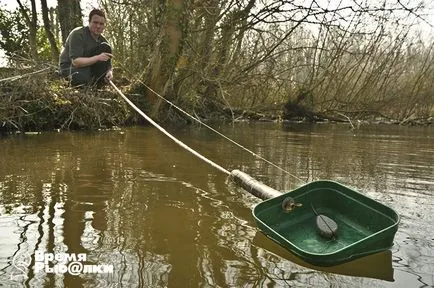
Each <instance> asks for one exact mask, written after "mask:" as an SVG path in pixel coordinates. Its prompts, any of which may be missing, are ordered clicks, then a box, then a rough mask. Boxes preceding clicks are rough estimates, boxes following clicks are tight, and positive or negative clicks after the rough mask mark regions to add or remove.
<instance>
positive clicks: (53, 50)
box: [41, 0, 59, 62]
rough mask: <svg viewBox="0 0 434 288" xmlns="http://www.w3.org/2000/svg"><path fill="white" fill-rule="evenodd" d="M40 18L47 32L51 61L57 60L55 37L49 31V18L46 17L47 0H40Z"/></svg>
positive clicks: (57, 52)
mask: <svg viewBox="0 0 434 288" xmlns="http://www.w3.org/2000/svg"><path fill="white" fill-rule="evenodd" d="M41 10H42V20H43V21H44V29H45V33H46V34H47V38H48V41H49V42H50V47H51V58H52V60H53V62H57V61H58V58H59V48H57V44H56V39H55V37H54V34H53V31H51V24H50V18H49V17H48V13H49V11H48V7H47V0H41Z"/></svg>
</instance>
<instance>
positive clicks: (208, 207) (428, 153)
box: [0, 123, 434, 287]
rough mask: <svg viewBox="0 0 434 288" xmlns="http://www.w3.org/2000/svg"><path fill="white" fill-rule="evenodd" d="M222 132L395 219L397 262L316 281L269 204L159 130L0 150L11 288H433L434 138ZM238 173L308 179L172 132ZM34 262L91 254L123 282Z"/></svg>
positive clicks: (378, 258)
mask: <svg viewBox="0 0 434 288" xmlns="http://www.w3.org/2000/svg"><path fill="white" fill-rule="evenodd" d="M214 127H216V128H217V129H219V130H220V131H222V132H223V133H225V134H226V135H228V136H229V137H231V138H233V139H234V140H236V141H238V142H240V143H241V144H243V145H245V146H246V147H249V148H251V149H252V150H254V151H255V152H257V153H260V154H261V155H262V156H263V157H265V158H267V159H269V160H271V161H273V162H274V163H276V164H278V165H279V166H281V167H282V168H284V169H286V170H288V171H289V172H291V173H292V174H294V175H296V176H297V177H299V178H301V179H302V180H303V181H311V180H316V179H331V180H335V181H338V182H341V183H343V184H346V185H348V186H350V187H353V188H355V189H357V190H358V191H360V192H362V193H364V194H366V195H368V196H370V197H372V198H374V199H376V200H379V201H380V202H382V203H384V204H386V205H389V206H391V207H393V208H394V209H395V210H396V211H397V212H398V213H399V214H400V216H401V224H400V227H399V230H398V232H397V234H396V237H395V245H394V246H393V248H392V249H391V251H388V252H384V253H380V254H376V255H372V256H368V257H366V258H362V259H359V260H356V261H353V262H351V263H348V264H343V265H339V266H338V267H331V268H323V269H321V270H323V271H319V270H317V269H319V268H317V269H312V268H315V267H312V266H310V265H308V264H306V263H303V262H301V261H300V260H299V259H297V258H295V257H294V256H292V255H291V254H290V253H289V252H287V251H286V250H284V249H283V248H281V247H279V246H278V245H277V244H275V243H274V242H272V241H271V240H269V239H268V238H266V237H265V236H264V235H263V234H262V233H261V232H260V231H259V230H258V229H257V227H256V225H255V223H254V219H253V217H252V215H251V210H252V208H253V207H254V205H255V204H256V203H258V202H259V201H260V200H259V199H257V198H255V197H253V196H251V195H250V194H248V193H246V192H244V191H243V190H242V189H240V188H237V187H235V186H234V185H233V184H232V183H230V182H229V181H228V180H227V177H226V175H224V174H223V173H221V172H219V171H218V170H216V169H214V168H212V167H211V166H209V165H207V164H205V163H203V162H201V161H200V160H199V159H196V158H195V157H193V156H191V154H189V153H188V152H186V151H184V150H182V148H180V147H178V146H177V145H176V144H174V143H173V142H172V141H171V140H170V139H168V138H167V137H165V136H163V135H162V134H161V133H160V132H158V131H157V130H156V129H155V128H152V127H138V128H129V129H122V130H121V131H105V132H96V133H78V132H77V133H43V134H41V135H19V136H8V137H3V138H0V157H1V158H0V286H5V287H25V286H27V287H63V286H65V287H166V286H167V287H261V286H262V287H288V286H295V287H324V286H327V287H329V286H332V287H336V286H339V287H424V286H429V285H434V279H433V278H434V276H433V275H434V249H433V246H434V232H433V224H432V223H434V216H433V211H434V209H433V208H434V195H433V193H434V189H433V188H434V173H433V172H434V170H433V166H432V163H434V145H433V143H434V130H433V129H432V128H421V127H410V128H409V127H397V126H362V127H361V129H360V130H357V131H356V132H353V131H350V130H349V129H348V127H347V126H344V125H302V124H297V125H295V124H293V125H281V124H274V123H264V124H260V123H257V124H243V123H240V124H236V125H235V126H234V127H232V126H230V125H221V126H219V125H215V126H214ZM169 131H171V132H173V133H174V134H175V135H176V136H177V137H179V138H180V139H181V140H183V141H185V142H186V143H187V144H188V145H190V146H192V147H194V148H195V149H197V150H198V151H199V152H201V153H203V154H204V155H205V156H208V157H209V158H211V159H212V160H214V161H215V162H217V163H218V164H220V165H221V166H223V167H224V168H226V169H228V170H232V169H241V170H243V171H245V172H247V173H249V174H250V175H252V176H254V177H255V178H257V179H259V180H261V181H263V182H265V183H267V184H268V185H270V186H272V187H274V188H277V189H279V190H290V189H293V188H295V187H297V186H298V185H300V184H301V183H300V182H297V179H295V178H293V177H291V176H288V175H286V174H285V173H283V172H281V171H280V170H278V169H276V168H274V167H272V166H270V165H269V164H267V163H265V162H263V161H261V160H258V159H256V158H255V157H253V156H252V155H250V154H248V153H246V152H243V151H242V150H240V149H239V148H237V147H235V146H234V145H233V144H231V143H229V142H227V141H225V140H223V139H221V138H220V137H219V136H216V135H215V134H213V133H212V132H209V131H207V130H206V129H204V128H201V127H197V126H193V127H186V128H172V129H169ZM35 250H38V251H39V250H45V251H48V252H54V253H59V252H60V251H67V252H69V253H86V255H87V262H86V263H91V264H95V265H101V264H108V265H113V272H114V273H113V274H93V273H88V274H80V276H72V275H70V274H68V273H66V274H46V273H44V272H43V271H40V272H37V273H34V270H33V267H34V266H35V257H31V255H33V254H34V251H35Z"/></svg>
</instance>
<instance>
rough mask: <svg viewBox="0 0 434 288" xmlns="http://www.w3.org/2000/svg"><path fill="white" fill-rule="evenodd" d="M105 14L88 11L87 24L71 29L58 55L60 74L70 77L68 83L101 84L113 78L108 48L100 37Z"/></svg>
mask: <svg viewBox="0 0 434 288" xmlns="http://www.w3.org/2000/svg"><path fill="white" fill-rule="evenodd" d="M105 23H106V18H105V13H104V11H102V10H99V9H94V10H92V11H91V12H90V13H89V26H84V27H77V28H75V29H74V30H72V31H71V33H70V34H69V35H68V38H67V39H66V42H65V43H64V47H63V50H62V53H61V54H60V57H59V69H60V74H61V75H62V76H63V77H69V79H70V80H71V85H73V86H77V85H89V84H90V85H93V84H97V85H98V84H99V85H102V84H104V82H106V81H108V80H111V79H112V78H113V72H112V65H111V58H112V57H113V55H112V54H111V52H112V51H111V47H110V45H109V44H108V43H107V40H106V39H105V38H104V36H102V32H103V30H104V26H105Z"/></svg>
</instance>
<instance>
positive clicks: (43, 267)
mask: <svg viewBox="0 0 434 288" xmlns="http://www.w3.org/2000/svg"><path fill="white" fill-rule="evenodd" d="M86 261H87V255H86V253H64V252H60V253H46V252H44V251H39V250H37V251H36V252H35V264H34V266H33V272H34V273H35V274H38V273H41V272H42V273H46V274H66V273H68V274H70V275H74V276H76V275H80V274H113V265H111V264H98V265H96V264H85V262H86ZM12 265H13V266H14V267H15V268H16V269H17V270H18V271H20V273H15V274H11V280H17V277H20V276H23V277H27V270H28V269H29V268H28V267H30V265H31V257H30V256H27V257H25V256H23V255H19V256H15V257H14V258H13V260H12Z"/></svg>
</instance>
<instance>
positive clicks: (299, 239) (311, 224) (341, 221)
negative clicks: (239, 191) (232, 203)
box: [253, 181, 399, 266]
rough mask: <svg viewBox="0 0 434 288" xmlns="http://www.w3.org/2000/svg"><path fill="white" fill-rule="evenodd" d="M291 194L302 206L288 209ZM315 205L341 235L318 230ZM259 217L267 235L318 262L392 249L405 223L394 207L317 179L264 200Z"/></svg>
mask: <svg viewBox="0 0 434 288" xmlns="http://www.w3.org/2000/svg"><path fill="white" fill-rule="evenodd" d="M287 197H292V198H293V199H294V201H295V202H297V203H301V204H302V206H301V207H297V208H295V209H294V210H292V211H291V212H286V211H284V210H283V209H282V201H283V200H284V199H285V198H287ZM312 206H313V207H314V208H315V209H316V211H317V212H318V214H322V215H326V216H327V217H329V218H331V219H333V220H334V221H335V222H336V223H337V225H338V230H337V233H336V237H335V239H325V238H324V237H322V236H321V235H320V234H319V233H318V228H317V226H316V222H315V220H316V216H317V215H316V214H315V212H314V210H313V208H312ZM253 216H254V217H255V220H256V223H257V225H258V227H259V228H260V229H261V230H262V232H263V233H265V235H267V236H268V237H270V238H271V239H273V240H274V241H276V242H277V243H278V244H280V245H281V246H283V247H284V248H286V249H288V250H290V251H291V252H293V253H294V254H296V255H297V256H299V257H300V258H301V259H303V260H304V261H306V262H308V263H311V264H313V265H317V266H333V265H337V264H341V263H344V262H348V261H351V260H353V259H356V258H359V257H362V256H365V255H368V254H372V253H376V252H379V251H383V250H387V249H389V248H390V247H392V245H393V239H394V237H395V233H396V231H397V230H398V224H399V216H398V214H397V213H396V212H395V211H394V210H393V209H391V208H390V207H387V206H385V205H383V204H381V203H379V202H377V201H375V200H373V199H371V198H369V197H366V196H364V195H362V194H360V193H358V192H356V191H354V190H352V189H350V188H348V187H345V186H343V185H341V184H339V183H336V182H333V181H314V182H311V183H309V184H306V185H304V186H301V187H299V188H297V189H295V190H293V191H291V192H287V193H284V194H282V195H280V196H278V197H275V198H271V199H268V200H266V201H263V202H261V203H259V204H258V205H256V207H255V208H254V209H253Z"/></svg>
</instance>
